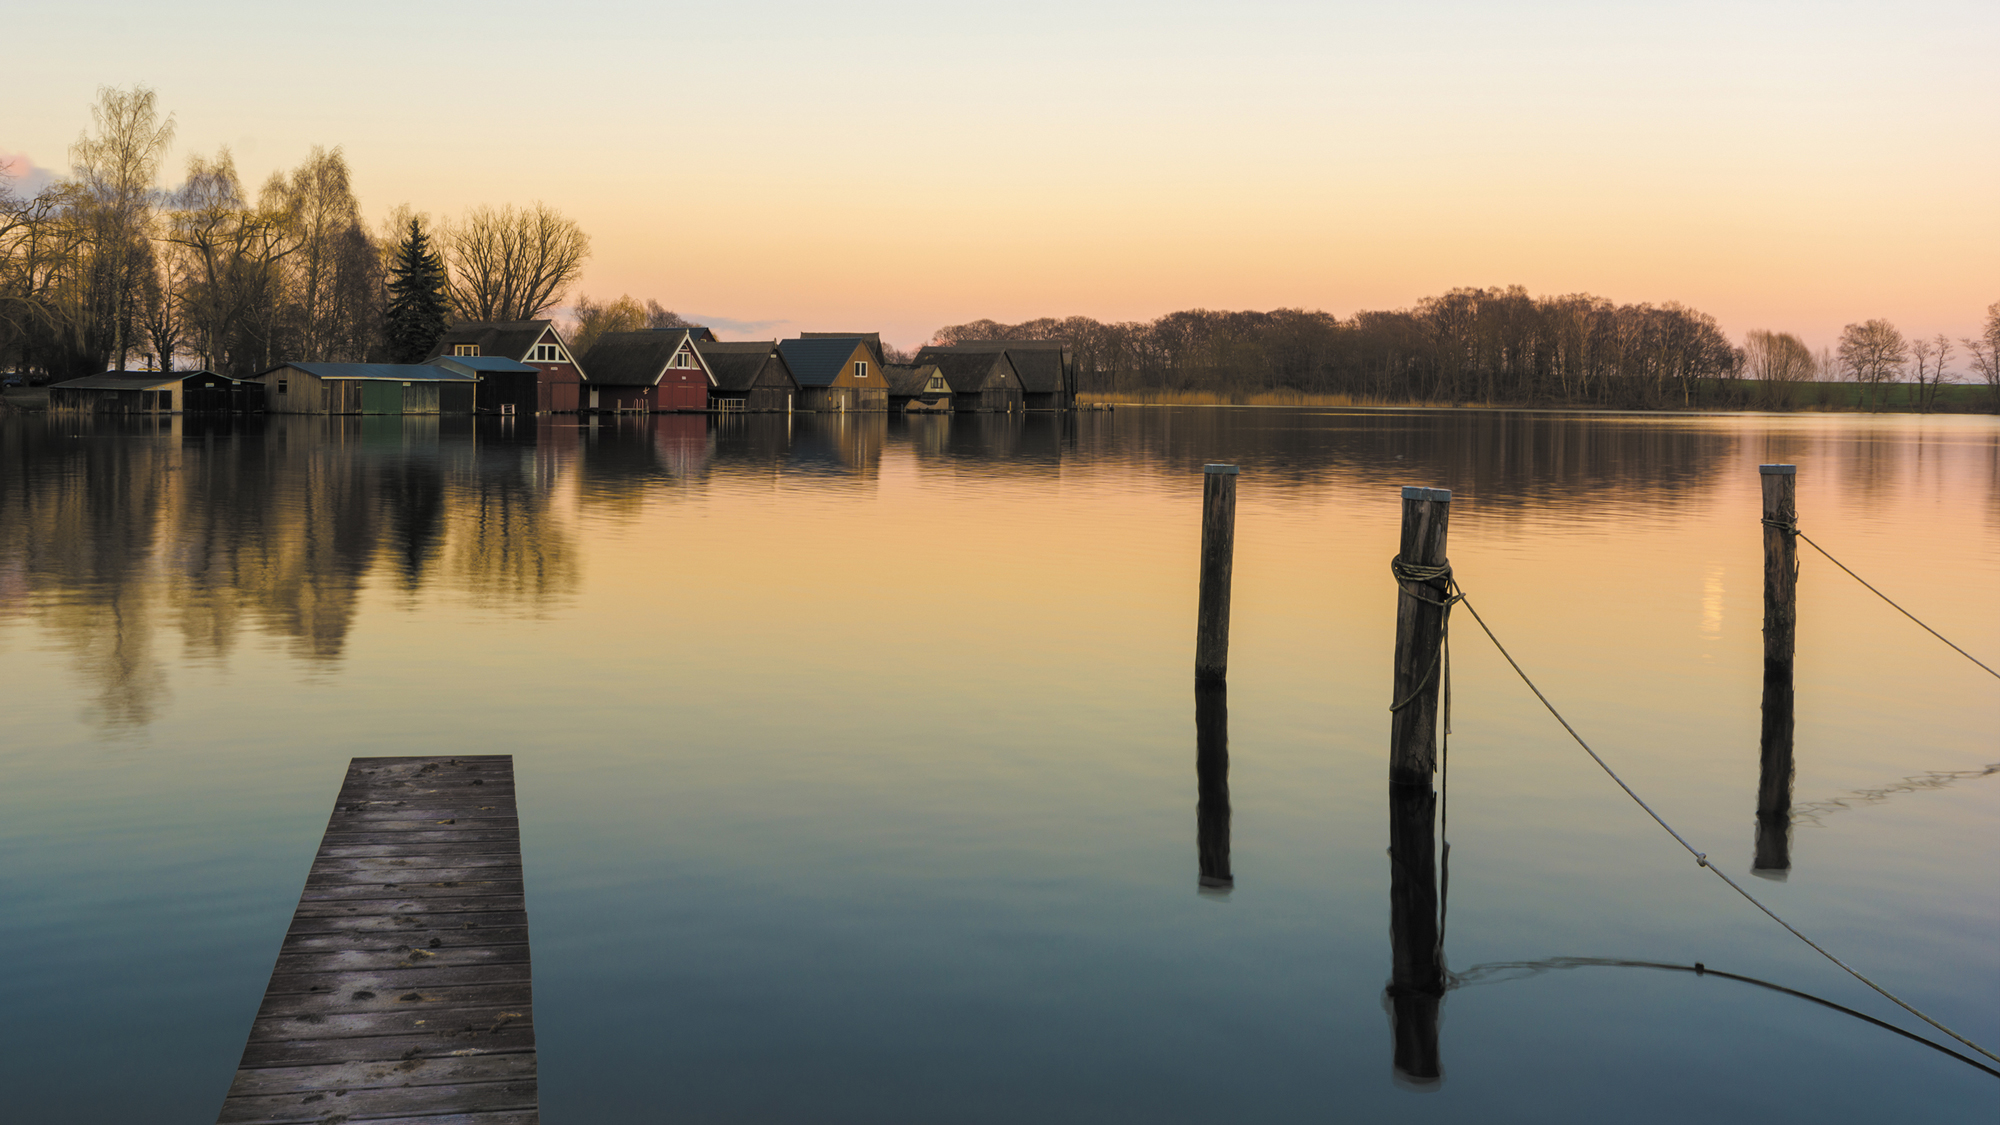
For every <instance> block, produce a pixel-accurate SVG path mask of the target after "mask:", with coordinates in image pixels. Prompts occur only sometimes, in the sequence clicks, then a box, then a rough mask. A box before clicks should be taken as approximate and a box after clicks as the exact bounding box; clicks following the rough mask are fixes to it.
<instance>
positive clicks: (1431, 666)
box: [1389, 488, 1451, 789]
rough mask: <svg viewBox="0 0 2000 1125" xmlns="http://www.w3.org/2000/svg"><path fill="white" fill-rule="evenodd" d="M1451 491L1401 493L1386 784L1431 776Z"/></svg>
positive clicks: (1441, 672)
mask: <svg viewBox="0 0 2000 1125" xmlns="http://www.w3.org/2000/svg"><path fill="white" fill-rule="evenodd" d="M1450 522H1451V492H1450V490H1449V489H1443V488H1405V489H1404V490H1403V539H1402V549H1401V550H1400V551H1399V552H1398V553H1397V555H1396V559H1395V566H1394V570H1395V574H1396V581H1397V585H1398V587H1399V589H1400V596H1398V597H1397V599H1396V656H1395V703H1394V704H1393V705H1392V706H1393V710H1392V711H1391V713H1390V716H1389V782H1390V784H1392V785H1421V786H1423V787H1424V788H1426V789H1428V788H1429V787H1430V784H1431V775H1432V774H1433V773H1435V772H1436V771H1437V731H1438V688H1439V686H1440V685H1441V684H1443V682H1444V671H1445V670H1444V668H1443V667H1442V662H1443V658H1444V653H1443V644H1444V621H1445V606H1446V604H1447V603H1448V601H1449V600H1450V598H1451V594H1450V592H1449V591H1450V589H1451V570H1450V568H1449V566H1447V565H1446V558H1445V532H1446V530H1447V529H1448V525H1449V524H1450Z"/></svg>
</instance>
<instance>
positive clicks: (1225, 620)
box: [1194, 465, 1236, 683]
mask: <svg viewBox="0 0 2000 1125" xmlns="http://www.w3.org/2000/svg"><path fill="white" fill-rule="evenodd" d="M1235 555H1236V466H1234V465H1210V466H1208V467H1207V468H1206V469H1205V470H1204V471H1203V473H1202V486H1201V603H1200V608H1199V609H1198V610H1197V611H1196V614H1195V632H1194V678H1195V682H1197V683H1204V682H1212V683H1220V682H1221V681H1222V679H1223V678H1224V677H1225V676H1227V675H1228V674H1229V577H1230V569H1231V567H1232V565H1233V561H1234V559H1235Z"/></svg>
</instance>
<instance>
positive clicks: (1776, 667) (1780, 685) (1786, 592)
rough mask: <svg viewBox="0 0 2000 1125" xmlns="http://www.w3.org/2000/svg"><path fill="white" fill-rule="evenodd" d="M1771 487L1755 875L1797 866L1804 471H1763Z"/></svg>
mask: <svg viewBox="0 0 2000 1125" xmlns="http://www.w3.org/2000/svg"><path fill="white" fill-rule="evenodd" d="M1757 473H1758V477H1759V479H1760V480H1761V481H1762V482H1763V487H1764V510H1763V524H1764V703H1763V729H1762V731H1761V734H1760V737H1759V739H1758V770H1757V851H1756V858H1755V859H1754V860H1753V861H1752V862H1751V866H1750V869H1751V871H1752V872H1754V873H1756V874H1760V875H1765V876H1767V877H1773V878H1783V873H1784V872H1785V871H1787V870H1789V869H1790V868H1791V866H1792V855H1791V832H1792V770H1793V765H1792V729H1793V716H1792V657H1793V654H1794V653H1795V652H1796V650H1797V648H1798V625H1799V614H1798V600H1797V599H1798V583H1799V541H1798V534H1797V530H1798V525H1799V505H1798V486H1799V476H1798V473H1799V470H1798V466H1796V465H1759V466H1757Z"/></svg>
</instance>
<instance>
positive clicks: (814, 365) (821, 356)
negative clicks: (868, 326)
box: [778, 336, 868, 387]
mask: <svg viewBox="0 0 2000 1125" xmlns="http://www.w3.org/2000/svg"><path fill="white" fill-rule="evenodd" d="M867 342H868V341H867V340H866V338H864V337H861V336H801V337H799V338H798V339H796V340H780V341H778V354H779V355H782V356H784V357H785V366H787V367H789V368H791V369H792V378H794V379H797V380H798V381H799V386H801V387H830V386H832V385H833V381H834V380H835V379H838V378H840V373H841V371H843V370H845V369H846V367H847V361H848V360H849V359H851V358H853V356H854V349H855V348H857V347H863V346H866V345H867Z"/></svg>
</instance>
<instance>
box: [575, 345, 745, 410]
mask: <svg viewBox="0 0 2000 1125" xmlns="http://www.w3.org/2000/svg"><path fill="white" fill-rule="evenodd" d="M703 331H706V329H703ZM583 363H584V367H585V368H586V369H587V370H589V371H590V372H591V373H592V374H591V378H590V389H589V393H588V397H587V398H586V400H585V403H584V408H585V409H586V410H640V411H647V412H652V411H661V410H707V409H708V398H709V390H710V388H711V387H713V386H714V385H715V380H714V378H713V377H712V376H711V375H710V374H709V369H708V364H707V363H705V362H704V361H703V360H702V358H701V352H700V351H699V350H697V349H696V347H695V340H694V331H693V330H691V329H687V328H650V329H644V330H641V331H638V332H606V333H605V334H604V335H602V336H599V337H598V338H597V342H596V343H595V344H592V345H591V346H590V351H589V352H587V353H585V355H584V357H583Z"/></svg>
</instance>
